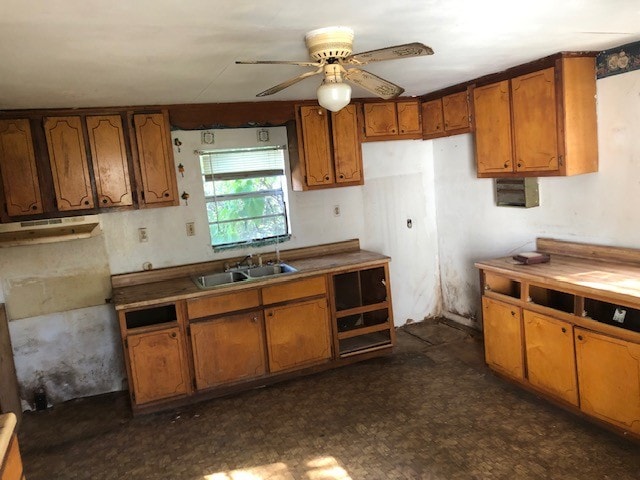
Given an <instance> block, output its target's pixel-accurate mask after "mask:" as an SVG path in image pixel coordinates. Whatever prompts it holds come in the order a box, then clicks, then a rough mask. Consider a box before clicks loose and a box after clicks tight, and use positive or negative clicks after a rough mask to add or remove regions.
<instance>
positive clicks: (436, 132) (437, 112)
mask: <svg viewBox="0 0 640 480" xmlns="http://www.w3.org/2000/svg"><path fill="white" fill-rule="evenodd" d="M443 135H444V115H443V112H442V99H441V98H438V99H436V100H431V101H430V102H424V103H423V104H422V136H423V138H425V139H428V138H435V137H441V136H443Z"/></svg>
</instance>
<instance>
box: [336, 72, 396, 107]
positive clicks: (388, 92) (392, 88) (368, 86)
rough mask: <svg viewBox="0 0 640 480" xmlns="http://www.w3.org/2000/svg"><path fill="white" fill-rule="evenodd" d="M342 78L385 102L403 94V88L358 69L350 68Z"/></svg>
mask: <svg viewBox="0 0 640 480" xmlns="http://www.w3.org/2000/svg"><path fill="white" fill-rule="evenodd" d="M344 78H346V79H347V80H349V81H350V82H353V83H355V84H356V85H360V86H361V87H362V88H364V89H365V90H367V91H369V92H371V93H373V94H374V95H377V96H379V97H381V98H384V99H385V100H390V99H392V98H396V97H397V96H399V95H401V94H402V92H404V88H402V87H399V86H398V85H396V84H394V83H391V82H388V81H387V80H385V79H384V78H380V77H378V76H377V75H374V74H373V73H371V72H367V71H366V70H360V69H359V68H350V69H349V70H347V73H346V74H345V75H344Z"/></svg>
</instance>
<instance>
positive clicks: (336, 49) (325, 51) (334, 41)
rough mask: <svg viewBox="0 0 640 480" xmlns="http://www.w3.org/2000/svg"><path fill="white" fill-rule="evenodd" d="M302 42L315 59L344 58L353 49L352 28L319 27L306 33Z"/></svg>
mask: <svg viewBox="0 0 640 480" xmlns="http://www.w3.org/2000/svg"><path fill="white" fill-rule="evenodd" d="M304 42H305V44H306V45H307V48H308V49H309V55H310V56H311V58H313V59H315V60H318V61H321V60H326V59H329V58H346V57H348V56H349V55H351V53H352V51H353V30H351V29H350V28H349V27H327V28H319V29H317V30H312V31H310V32H309V33H307V34H306V35H305V37H304Z"/></svg>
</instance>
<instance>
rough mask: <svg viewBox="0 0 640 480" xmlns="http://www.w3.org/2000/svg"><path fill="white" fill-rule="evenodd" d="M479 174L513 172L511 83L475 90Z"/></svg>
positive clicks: (504, 82)
mask: <svg viewBox="0 0 640 480" xmlns="http://www.w3.org/2000/svg"><path fill="white" fill-rule="evenodd" d="M473 105H474V112H475V133H476V139H475V140H476V141H475V149H476V162H477V164H478V175H479V176H480V175H481V174H492V173H502V172H511V171H513V149H512V142H511V107H510V102H509V81H508V80H504V81H502V82H498V83H493V84H491V85H485V86H482V87H478V88H475V89H474V90H473Z"/></svg>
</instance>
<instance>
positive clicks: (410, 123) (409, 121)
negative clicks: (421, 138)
mask: <svg viewBox="0 0 640 480" xmlns="http://www.w3.org/2000/svg"><path fill="white" fill-rule="evenodd" d="M396 109H397V111H398V131H399V133H400V135H409V134H412V133H421V132H422V125H421V123H420V103H419V102H398V103H397V104H396Z"/></svg>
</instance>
